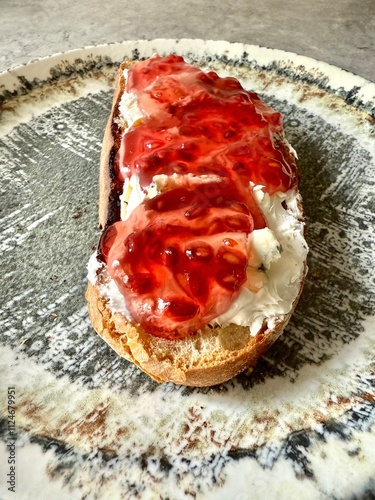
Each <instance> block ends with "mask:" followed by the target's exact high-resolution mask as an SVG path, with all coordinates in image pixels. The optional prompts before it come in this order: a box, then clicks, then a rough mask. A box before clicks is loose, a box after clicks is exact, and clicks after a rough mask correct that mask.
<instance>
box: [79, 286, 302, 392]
mask: <svg viewBox="0 0 375 500" xmlns="http://www.w3.org/2000/svg"><path fill="white" fill-rule="evenodd" d="M86 300H87V303H88V308H89V316H90V319H91V322H92V325H93V327H94V329H95V330H96V332H97V333H98V334H99V335H100V337H101V338H102V339H103V340H105V342H107V344H109V345H110V346H111V347H112V349H114V351H116V352H117V354H119V355H120V356H122V357H123V358H125V359H127V360H128V361H131V362H132V363H134V364H136V365H137V366H138V367H139V368H141V370H143V371H144V372H145V373H147V374H148V375H149V376H150V377H151V378H153V379H154V380H156V381H157V382H167V381H170V382H174V383H175V384H181V385H187V386H196V387H207V386H212V385H216V384H220V383H222V382H225V381H227V380H229V379H231V378H233V377H234V376H236V375H238V374H239V373H241V372H243V371H244V370H246V369H247V368H250V367H251V366H253V365H254V364H255V363H256V362H257V361H258V359H259V358H260V357H261V356H263V354H264V353H265V352H266V351H267V350H268V349H269V348H270V347H271V345H272V344H273V343H274V342H275V341H276V339H277V338H278V337H279V336H280V335H281V334H282V332H283V330H284V328H285V326H286V325H287V323H288V321H289V318H290V316H291V314H292V311H290V313H288V315H287V316H286V317H282V318H280V319H279V321H278V322H277V323H276V326H275V327H274V328H273V329H265V330H264V331H262V332H260V333H258V334H257V335H256V336H255V337H251V336H250V334H249V329H248V328H247V327H238V326H235V325H232V326H231V327H227V328H226V329H224V328H221V327H217V328H214V329H210V328H206V329H204V330H202V331H200V332H197V333H196V334H195V335H192V336H190V337H188V338H185V339H180V340H166V339H161V338H157V337H154V336H153V335H151V334H149V333H147V332H145V331H144V330H143V329H142V328H141V327H138V326H136V325H133V324H131V323H129V322H127V321H126V320H124V318H122V317H121V315H119V314H112V312H111V310H110V309H109V307H108V305H107V301H106V299H104V298H103V297H101V296H100V292H99V289H98V288H97V287H95V286H94V285H92V284H91V283H89V284H88V288H87V291H86ZM224 330H227V331H224ZM228 330H231V334H232V335H230V334H229V341H228V333H229V332H228ZM230 337H231V338H230ZM210 349H211V354H212V355H211V356H209V355H208V354H207V353H208V352H209V351H210ZM193 351H194V352H195V356H192V355H191V354H192V353H193ZM198 351H201V353H202V359H201V360H199V361H198V362H197V360H196V357H197V356H199V352H198ZM181 353H184V355H183V356H181Z"/></svg>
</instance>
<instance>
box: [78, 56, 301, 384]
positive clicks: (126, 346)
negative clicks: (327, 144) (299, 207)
mask: <svg viewBox="0 0 375 500" xmlns="http://www.w3.org/2000/svg"><path fill="white" fill-rule="evenodd" d="M132 64H134V62H132V61H125V62H124V63H123V64H122V65H121V66H120V69H119V73H118V78H117V82H116V88H115V92H114V97H113V103H112V110H111V114H110V116H109V119H108V123H107V126H106V129H105V133H104V138H103V145H102V153H101V160H100V183H99V188H100V198H99V226H100V227H101V228H105V227H107V226H108V225H110V224H112V223H113V222H115V221H116V220H118V219H119V195H120V194H121V193H120V192H119V190H118V187H117V186H116V179H115V175H114V173H115V172H114V159H115V155H116V153H117V151H118V149H119V147H120V143H121V136H122V130H121V127H120V125H119V121H118V120H117V118H118V113H119V111H118V104H119V102H120V99H121V95H122V93H123V91H124V89H125V80H124V77H123V71H124V69H125V68H129V67H131V65H132ZM281 146H282V147H283V149H284V150H285V151H284V152H285V155H288V154H289V155H291V153H290V151H289V148H287V147H286V146H285V145H284V144H281ZM301 213H302V212H301ZM98 282H100V270H99V279H98ZM302 288H303V280H302V281H301V286H300V290H299V294H300V293H301V291H302ZM299 294H298V297H296V299H295V301H294V303H293V307H292V310H291V311H290V312H289V313H288V314H287V315H285V316H281V317H279V318H277V319H276V321H275V322H274V325H275V326H274V327H273V328H272V329H269V328H267V327H264V328H263V330H262V331H261V332H259V333H258V334H257V335H256V336H255V337H252V336H251V335H250V332H249V328H248V327H240V326H236V325H229V326H227V327H215V328H209V327H206V328H205V329H203V330H202V331H199V332H196V333H195V334H194V335H191V336H188V337H186V338H184V339H180V340H167V339H163V338H158V337H155V336H153V335H151V334H149V333H147V332H146V331H144V329H143V328H141V327H140V326H139V325H136V324H133V323H130V322H128V321H126V319H125V318H124V317H123V316H121V315H120V314H119V313H113V312H112V311H111V309H110V308H109V305H108V302H107V300H106V299H105V298H104V297H102V296H101V294H100V289H99V286H96V285H93V284H92V283H90V282H89V283H88V287H87V291H86V300H87V303H88V310H89V316H90V319H91V322H92V325H93V327H94V329H95V330H96V332H97V333H98V334H99V335H100V337H101V338H102V339H103V340H105V342H107V343H108V344H109V345H110V346H111V347H112V349H114V351H116V352H117V354H119V355H120V356H122V357H123V358H125V359H127V360H128V361H130V362H132V363H134V364H135V365H137V366H138V367H139V368H140V369H141V370H143V371H144V372H145V373H147V374H148V375H149V376H150V377H151V378H153V379H154V380H156V381H157V382H174V383H175V384H181V385H186V386H197V387H206V386H212V385H216V384H219V383H222V382H225V381H227V380H229V379H231V378H233V377H234V376H236V375H237V374H239V373H241V372H243V371H244V370H246V369H248V368H250V367H251V366H253V365H254V364H255V363H256V362H257V361H258V360H259V358H260V357H261V356H263V354H264V353H265V352H266V351H267V350H268V349H269V348H270V346H271V345H272V344H273V343H274V342H275V341H276V339H277V338H278V337H279V336H280V335H281V334H282V332H283V330H284V328H285V327H286V325H287V323H288V321H289V319H290V317H291V315H292V313H293V311H294V308H295V306H296V304H297V302H298V298H299Z"/></svg>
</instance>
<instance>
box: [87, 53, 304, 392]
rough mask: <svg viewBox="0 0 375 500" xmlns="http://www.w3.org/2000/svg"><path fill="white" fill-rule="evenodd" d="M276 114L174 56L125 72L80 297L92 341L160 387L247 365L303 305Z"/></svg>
mask: <svg viewBox="0 0 375 500" xmlns="http://www.w3.org/2000/svg"><path fill="white" fill-rule="evenodd" d="M298 179H299V172H298V168H297V165H296V156H295V153H294V150H293V149H292V147H291V146H290V145H289V143H288V142H287V140H286V139H285V137H284V132H283V124H282V117H281V115H280V113H278V112H276V111H274V110H273V109H271V108H270V107H269V106H267V105H266V104H265V103H264V102H263V101H262V100H261V99H260V98H259V96H258V95H256V94H255V93H253V92H249V91H247V90H245V89H244V88H243V87H242V85H241V84H240V82H239V81H237V80H236V79H235V78H232V77H226V78H221V77H219V76H218V75H217V74H216V73H214V72H203V71H202V70H201V69H198V68H196V67H194V66H192V65H189V64H187V63H186V62H185V61H184V59H183V58H182V57H180V56H177V55H169V56H166V57H159V56H158V55H155V56H153V57H151V58H149V59H147V60H145V61H140V62H134V61H125V62H124V63H123V64H122V65H121V67H120V70H119V75H118V80H117V84H116V90H115V94H114V99H113V107H112V111H111V114H110V117H109V120H108V124H107V128H106V131H105V135H104V140H103V149H102V155H101V166H100V200H99V224H100V226H101V228H102V229H103V232H102V236H101V238H100V242H99V245H98V249H97V251H96V252H95V253H94V255H93V256H92V257H91V259H90V261H89V266H88V268H89V274H88V278H89V283H88V289H87V292H86V298H87V302H88V307H89V314H90V318H91V321H92V324H93V326H94V328H95V330H96V331H97V333H98V334H99V335H100V336H101V337H102V338H103V339H104V340H105V341H106V342H108V344H109V345H110V346H111V347H112V348H113V349H114V350H115V351H116V352H117V353H118V354H119V355H120V356H123V357H124V358H126V359H128V360H129V361H131V362H133V363H135V364H136V365H138V366H139V368H141V369H142V370H143V371H144V372H146V373H147V374H148V375H150V376H151V377H152V378H153V379H155V380H157V381H159V382H167V381H172V382H174V383H176V384H184V385H192V386H210V385H214V384H218V383H221V382H224V381H226V380H228V379H230V378H232V377H233V376H235V375H237V374H238V373H240V372H242V371H243V370H245V369H246V368H248V367H250V366H251V365H253V364H254V363H255V362H256V361H257V360H258V359H259V358H260V356H262V355H263V354H264V353H265V351H266V350H267V349H268V348H269V347H270V346H271V344H272V343H273V342H274V341H275V340H276V339H277V338H278V337H279V335H280V334H281V333H282V331H283V329H284V328H285V326H286V324H287V323H288V321H289V318H290V316H291V314H292V312H293V310H294V308H295V306H296V304H297V301H298V298H299V296H300V293H301V290H302V286H303V282H304V277H305V273H306V256H307V251H308V249H307V245H306V242H305V239H304V220H303V210H302V202H301V197H300V194H299V191H298Z"/></svg>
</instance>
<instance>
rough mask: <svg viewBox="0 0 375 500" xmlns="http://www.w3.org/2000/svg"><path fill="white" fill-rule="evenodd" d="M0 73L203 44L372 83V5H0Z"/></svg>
mask: <svg viewBox="0 0 375 500" xmlns="http://www.w3.org/2000/svg"><path fill="white" fill-rule="evenodd" d="M0 18H1V24H0V71H4V70H6V69H8V68H10V67H13V66H15V65H18V64H24V63H27V62H28V61H30V60H32V59H35V58H38V57H42V56H48V55H50V54H53V53H56V52H61V51H66V50H69V49H73V48H78V47H83V46H87V45H92V44H101V43H108V42H118V41H122V40H134V39H151V38H204V39H214V40H222V39H224V40H228V41H231V42H234V41H235V42H244V43H250V44H256V45H261V46H265V47H272V48H278V49H282V50H286V51H292V52H295V53H297V54H301V55H305V56H310V57H313V58H315V59H318V60H321V61H325V62H328V63H331V64H334V65H336V66H339V67H341V68H344V69H346V70H348V71H350V72H353V73H356V74H359V75H361V76H363V77H365V78H367V79H369V80H371V81H375V2H374V0H360V1H357V0H338V1H337V2H327V1H326V0H284V1H283V2H279V1H278V0H262V1H261V2H260V1H256V0H237V1H234V2H229V1H228V0H220V1H217V0H206V1H205V2H204V1H202V0H190V2H181V1H180V0H170V1H168V2H165V1H164V0H148V1H144V0H143V1H142V0H132V1H130V0H122V1H121V0H113V1H111V2H103V1H102V0H81V1H80V2H77V1H75V0H66V1H65V2H62V1H61V0H60V1H59V0H30V1H27V2H24V1H22V2H21V1H20V0H1V2H0Z"/></svg>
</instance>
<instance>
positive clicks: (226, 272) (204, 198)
mask: <svg viewBox="0 0 375 500" xmlns="http://www.w3.org/2000/svg"><path fill="white" fill-rule="evenodd" d="M217 187H218V186H217V185H213V186H211V185H208V184H207V185H204V186H201V187H199V188H197V189H195V190H188V189H181V188H180V189H174V190H171V191H167V192H165V193H163V194H161V195H159V196H157V197H155V198H152V199H151V200H147V201H145V202H144V203H142V204H141V205H139V206H138V207H137V208H136V209H135V210H134V211H133V212H132V214H131V216H130V218H129V219H128V220H126V221H119V222H117V223H115V224H114V225H112V226H110V228H109V229H108V230H107V231H106V233H104V235H103V238H102V242H101V248H102V252H103V256H104V258H105V260H106V261H107V262H108V263H109V266H110V267H109V269H110V272H111V273H112V274H113V277H114V278H115V280H116V283H117V285H118V287H119V289H120V291H121V292H122V293H123V295H124V296H125V297H126V299H127V307H128V309H129V311H130V313H131V315H132V317H133V319H134V320H135V321H137V322H139V323H140V324H142V326H143V327H144V328H145V329H146V330H147V331H149V332H150V333H153V334H155V335H158V336H164V337H167V338H180V337H183V336H185V335H187V334H189V333H192V332H194V331H195V330H197V329H199V328H201V327H203V326H204V325H206V324H207V323H208V322H209V321H211V320H212V319H214V318H216V317H217V316H218V315H219V314H221V312H222V311H223V310H224V311H225V310H227V309H228V307H229V306H230V304H231V301H232V298H233V296H234V295H236V294H237V293H238V290H239V288H240V286H241V285H242V284H243V283H244V281H245V280H246V266H247V253H246V234H248V233H249V232H250V231H251V230H252V228H253V219H252V217H251V215H250V213H249V210H248V208H247V207H246V205H244V204H242V203H238V202H233V200H232V199H231V198H230V197H229V198H226V197H225V195H224V194H223V193H220V192H219V191H218V189H217Z"/></svg>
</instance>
